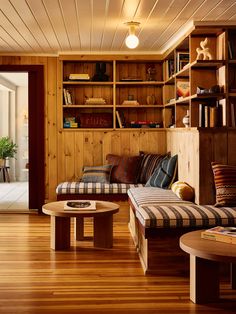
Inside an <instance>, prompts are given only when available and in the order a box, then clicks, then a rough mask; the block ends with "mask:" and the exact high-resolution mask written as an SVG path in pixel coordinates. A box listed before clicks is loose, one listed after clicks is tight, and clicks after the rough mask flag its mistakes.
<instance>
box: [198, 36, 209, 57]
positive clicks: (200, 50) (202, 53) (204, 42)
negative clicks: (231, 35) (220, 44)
mask: <svg viewBox="0 0 236 314" xmlns="http://www.w3.org/2000/svg"><path fill="white" fill-rule="evenodd" d="M207 43H208V38H207V37H206V38H205V40H202V41H201V42H200V47H201V48H197V49H196V51H197V60H201V59H202V60H212V55H211V53H210V48H207V47H206V45H207Z"/></svg>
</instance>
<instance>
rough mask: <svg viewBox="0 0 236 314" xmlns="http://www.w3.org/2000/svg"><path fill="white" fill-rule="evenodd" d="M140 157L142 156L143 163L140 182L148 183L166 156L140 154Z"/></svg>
mask: <svg viewBox="0 0 236 314" xmlns="http://www.w3.org/2000/svg"><path fill="white" fill-rule="evenodd" d="M140 155H141V156H142V161H141V165H140V174H139V179H138V182H140V183H147V181H148V179H149V178H150V177H151V175H152V174H153V172H154V170H155V169H156V167H157V166H158V165H159V164H160V163H161V161H162V160H163V158H164V157H165V156H166V155H161V154H145V153H140Z"/></svg>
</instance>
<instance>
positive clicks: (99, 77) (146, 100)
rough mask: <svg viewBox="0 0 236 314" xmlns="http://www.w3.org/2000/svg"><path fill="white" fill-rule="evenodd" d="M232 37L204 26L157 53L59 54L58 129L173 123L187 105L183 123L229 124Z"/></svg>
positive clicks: (234, 57)
mask: <svg viewBox="0 0 236 314" xmlns="http://www.w3.org/2000/svg"><path fill="white" fill-rule="evenodd" d="M235 42H236V30H235V29H234V28H232V27H231V28H227V27H223V26H222V27H214V26H208V27H204V29H203V28H201V27H196V28H195V29H194V30H192V31H191V32H190V33H189V34H187V35H186V36H185V37H183V39H182V41H179V42H178V44H177V45H176V46H175V47H174V48H173V49H170V50H169V51H168V52H167V53H166V54H165V55H164V57H163V56H156V58H155V57H153V56H152V57H151V56H149V57H147V56H139V57H137V56H107V55H106V56H101V58H99V56H94V59H93V56H87V57H86V56H84V55H83V56H79V55H78V56H60V57H59V63H58V64H59V73H61V74H60V77H61V78H62V80H61V82H60V80H59V92H60V95H61V108H62V111H61V112H62V114H61V121H62V128H70V129H73V128H76V129H83V128H85V129H86V128H92V129H93V128H95V129H96V128H104V129H129V128H130V129H132V128H146V129H149V128H152V129H153V128H162V127H164V128H169V127H172V128H175V127H177V128H178V127H184V124H183V118H184V117H185V116H186V113H187V110H188V113H189V121H190V122H189V127H201V128H203V127H204V128H205V127H223V126H229V127H235V118H234V116H235V113H234V111H235V106H236V74H235V73H236V44H235ZM203 52H204V53H205V54H203Z"/></svg>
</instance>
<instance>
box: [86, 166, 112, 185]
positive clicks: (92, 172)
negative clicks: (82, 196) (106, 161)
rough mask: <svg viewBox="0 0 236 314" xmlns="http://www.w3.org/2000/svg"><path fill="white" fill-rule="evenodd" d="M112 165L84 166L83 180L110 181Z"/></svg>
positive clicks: (94, 181) (87, 181) (93, 181)
mask: <svg viewBox="0 0 236 314" xmlns="http://www.w3.org/2000/svg"><path fill="white" fill-rule="evenodd" d="M111 169H112V165H104V166H94V167H84V168H83V176H82V179H81V182H85V183H89V182H91V183H110V176H111Z"/></svg>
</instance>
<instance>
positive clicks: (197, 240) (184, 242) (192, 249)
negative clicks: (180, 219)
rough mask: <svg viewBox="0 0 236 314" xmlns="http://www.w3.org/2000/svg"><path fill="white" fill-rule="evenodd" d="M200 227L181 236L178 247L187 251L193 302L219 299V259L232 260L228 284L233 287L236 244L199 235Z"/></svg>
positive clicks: (229, 261) (220, 260)
mask: <svg viewBox="0 0 236 314" xmlns="http://www.w3.org/2000/svg"><path fill="white" fill-rule="evenodd" d="M201 231H203V230H198V231H192V232H189V233H186V234H184V235H183V236H181V238H180V247H181V249H182V250H183V251H185V252H187V253H189V254H190V299H191V300H192V301H193V302H194V303H207V302H215V301H217V300H218V299H219V262H225V263H231V285H232V288H233V289H236V245H235V244H228V243H223V242H216V241H212V240H206V239H201Z"/></svg>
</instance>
